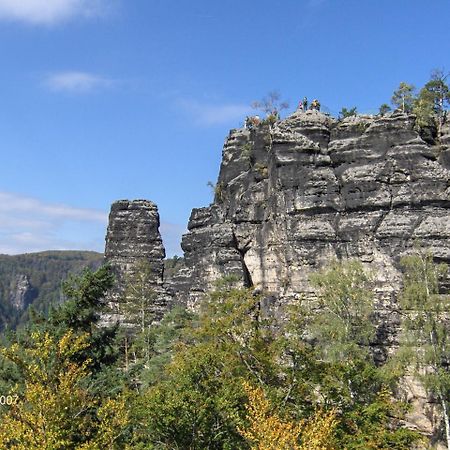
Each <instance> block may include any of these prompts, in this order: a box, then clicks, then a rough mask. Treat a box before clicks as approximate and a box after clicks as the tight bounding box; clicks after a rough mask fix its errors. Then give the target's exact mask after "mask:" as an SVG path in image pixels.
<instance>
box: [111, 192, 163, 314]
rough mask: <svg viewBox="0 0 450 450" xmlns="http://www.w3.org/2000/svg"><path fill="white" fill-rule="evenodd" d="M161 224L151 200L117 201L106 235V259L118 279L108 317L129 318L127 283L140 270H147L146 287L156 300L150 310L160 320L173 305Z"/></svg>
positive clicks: (112, 209)
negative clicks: (165, 277) (165, 281)
mask: <svg viewBox="0 0 450 450" xmlns="http://www.w3.org/2000/svg"><path fill="white" fill-rule="evenodd" d="M159 224H160V221H159V214H158V208H157V206H156V205H155V204H154V203H152V202H150V201H147V200H133V201H129V200H120V201H117V202H115V203H113V205H112V207H111V212H110V215H109V225H108V231H107V235H106V247H105V262H106V263H107V264H109V265H110V266H111V268H112V271H113V273H114V275H115V279H116V281H115V287H114V289H113V290H112V291H111V292H110V293H109V296H108V300H109V303H110V306H111V314H109V315H108V316H107V317H106V318H105V319H106V321H108V322H114V321H119V322H122V321H124V320H126V319H124V317H123V308H121V306H123V303H124V302H125V301H126V298H125V297H126V295H127V294H126V292H125V290H126V285H127V283H128V282H129V281H130V280H132V279H133V278H135V276H136V272H137V271H139V270H145V272H146V286H145V289H146V290H147V291H148V292H152V304H151V306H150V307H149V310H148V311H147V313H148V314H151V315H152V316H153V317H154V318H155V320H158V319H159V318H161V317H162V315H163V314H164V312H166V311H167V309H168V308H169V306H170V305H169V304H170V298H169V297H168V296H167V294H166V291H165V289H164V287H163V274H164V258H165V250H164V247H163V244H162V239H161V235H160V233H159ZM143 263H144V264H143Z"/></svg>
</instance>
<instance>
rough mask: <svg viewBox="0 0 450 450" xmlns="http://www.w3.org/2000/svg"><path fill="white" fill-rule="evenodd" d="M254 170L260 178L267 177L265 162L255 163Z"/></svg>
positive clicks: (267, 170)
mask: <svg viewBox="0 0 450 450" xmlns="http://www.w3.org/2000/svg"><path fill="white" fill-rule="evenodd" d="M255 170H256V172H258V173H259V175H260V176H261V177H262V178H267V177H268V176H269V169H268V167H267V165H266V164H262V163H256V164H255Z"/></svg>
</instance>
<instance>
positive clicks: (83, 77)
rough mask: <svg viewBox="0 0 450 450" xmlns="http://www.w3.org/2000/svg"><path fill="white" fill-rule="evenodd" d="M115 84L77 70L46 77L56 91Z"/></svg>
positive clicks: (82, 91)
mask: <svg viewBox="0 0 450 450" xmlns="http://www.w3.org/2000/svg"><path fill="white" fill-rule="evenodd" d="M0 1H1V0H0ZM113 84H114V80H111V79H108V78H104V77H101V76H98V75H95V74H92V73H88V72H76V71H73V72H70V71H69V72H58V73H54V74H51V75H48V76H47V77H46V79H45V85H46V86H47V87H48V88H49V89H50V90H52V91H55V92H70V93H87V92H91V91H93V90H96V89H103V88H108V87H111V86H112V85H113Z"/></svg>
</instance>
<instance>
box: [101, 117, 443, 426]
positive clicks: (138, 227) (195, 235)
mask: <svg viewBox="0 0 450 450" xmlns="http://www.w3.org/2000/svg"><path fill="white" fill-rule="evenodd" d="M449 146H450V124H449V123H447V124H445V126H444V128H443V132H442V135H441V136H439V137H438V139H437V140H436V141H435V142H433V143H432V144H430V143H427V142H425V141H424V140H423V139H422V138H421V136H420V135H419V133H418V132H417V131H416V130H415V127H414V117H413V116H411V115H407V114H402V113H394V114H389V115H386V116H383V117H380V116H376V117H373V116H357V117H350V118H347V119H344V120H340V121H337V120H335V119H333V118H331V117H329V116H327V115H325V114H322V113H320V112H317V111H306V112H304V113H295V114H293V115H291V116H290V117H288V118H287V119H285V120H282V121H278V122H276V123H275V124H268V123H262V124H261V125H259V126H256V127H255V128H253V129H252V130H248V129H238V130H232V131H231V132H230V134H229V136H228V138H227V139H226V141H225V145H224V148H223V155H222V164H221V167H220V173H219V177H218V181H217V184H216V188H215V199H214V202H213V203H212V204H211V205H210V206H208V207H205V208H198V209H194V210H193V211H192V214H191V217H190V220H189V225H188V230H189V231H188V233H187V234H186V235H185V236H183V240H182V248H183V250H184V261H183V263H182V264H180V265H179V267H180V268H179V269H178V270H177V271H176V273H171V275H170V277H166V278H164V275H163V258H164V249H163V247H162V243H161V237H160V235H159V231H158V226H159V217H158V215H157V210H156V206H155V205H153V204H152V203H151V202H145V201H141V200H139V201H134V202H127V201H122V202H118V203H116V204H114V205H113V208H112V211H111V216H110V225H109V228H108V236H107V246H106V252H105V254H106V258H107V261H109V262H110V263H111V264H112V265H113V267H115V270H116V272H117V274H118V278H119V286H120V284H121V283H123V274H124V273H126V272H127V271H130V270H131V271H132V267H133V265H135V264H136V261H137V260H138V259H139V258H142V257H144V258H146V259H147V260H149V261H150V263H151V265H152V267H153V268H154V271H153V273H154V277H153V279H152V280H151V282H152V283H153V284H154V286H155V287H157V288H158V289H159V291H158V292H159V297H158V298H157V300H156V302H155V310H156V311H158V314H162V312H163V311H164V309H166V308H169V307H170V305H171V304H172V303H174V302H182V303H184V304H187V305H189V306H193V307H195V305H196V304H197V303H198V301H199V299H200V298H201V297H202V296H203V294H204V293H205V292H207V291H208V290H209V289H211V287H212V286H213V285H214V281H215V280H217V279H219V278H221V277H223V276H224V275H235V276H236V277H237V278H238V279H239V280H240V282H241V284H242V285H244V286H248V287H252V286H253V287H255V288H260V289H261V290H262V291H264V292H266V293H267V298H268V299H270V303H271V309H272V310H273V311H275V313H276V314H279V315H282V314H283V305H285V304H286V303H290V302H292V301H295V300H296V299H298V298H299V296H303V297H306V298H310V299H313V298H314V296H315V294H314V291H313V289H312V288H311V286H310V283H309V278H310V274H311V272H313V271H316V270H317V269H319V268H321V267H323V266H324V265H326V264H327V263H329V262H330V261H331V260H333V259H335V258H338V259H341V258H358V259H359V260H361V261H362V262H363V263H364V264H365V266H366V268H367V269H369V270H370V271H371V272H372V273H373V274H374V275H375V277H376V294H377V299H376V305H375V308H376V311H377V315H378V323H379V329H378V336H377V342H375V343H374V352H375V354H377V355H378V357H379V358H380V360H383V359H384V358H385V356H386V354H387V353H388V352H389V351H390V350H391V349H392V348H393V347H394V346H395V343H396V335H397V331H398V326H399V323H400V320H399V314H398V307H397V299H396V297H397V294H398V292H399V289H400V287H401V286H400V283H401V274H400V270H399V261H400V258H401V257H402V256H403V255H405V254H408V253H410V252H411V251H413V249H414V247H415V246H417V245H420V246H421V247H422V248H425V249H427V250H428V251H430V252H431V253H432V255H433V257H434V258H435V260H436V261H442V262H446V263H450V239H449V238H450V147H449ZM449 288H450V283H449V280H444V284H443V286H442V289H443V290H444V291H445V290H447V291H448V290H449ZM119 291H120V287H119ZM168 294H169V295H168ZM117 295H118V294H117V293H116V299H117V298H118V297H117ZM407 392H408V395H409V396H410V400H411V401H412V402H413V403H414V404H415V405H416V407H415V410H414V413H413V416H412V417H411V424H412V425H413V426H417V427H418V428H419V429H421V430H422V431H423V432H427V433H429V434H431V433H432V431H433V428H434V426H435V423H434V422H433V421H434V420H436V416H435V414H434V409H435V408H434V405H433V404H432V403H429V399H428V398H427V396H426V395H425V392H424V391H423V389H422V388H421V387H420V385H417V384H415V383H414V382H413V381H411V386H409V388H407ZM424 413H426V414H424ZM414 414H415V416H414Z"/></svg>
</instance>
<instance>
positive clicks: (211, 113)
mask: <svg viewBox="0 0 450 450" xmlns="http://www.w3.org/2000/svg"><path fill="white" fill-rule="evenodd" d="M176 104H177V107H178V108H179V109H181V110H182V111H183V112H184V113H185V114H187V115H189V117H190V118H191V119H192V121H193V122H194V123H195V124H197V125H202V126H213V125H226V124H230V123H233V122H236V121H240V122H243V121H244V118H245V116H246V115H248V114H250V113H251V111H252V109H251V108H250V106H249V105H245V104H241V103H226V104H206V103H201V102H198V101H197V100H186V99H181V100H178V101H177V102H176Z"/></svg>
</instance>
